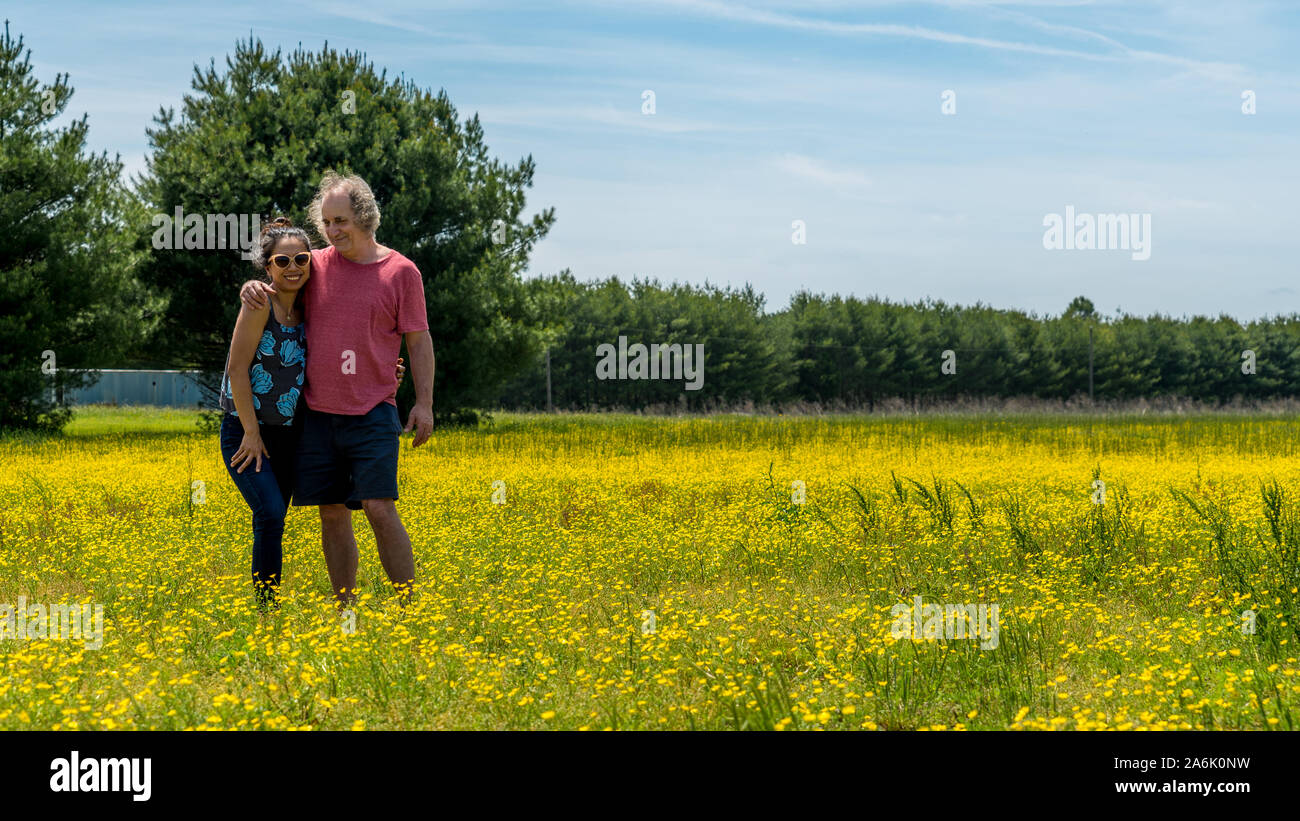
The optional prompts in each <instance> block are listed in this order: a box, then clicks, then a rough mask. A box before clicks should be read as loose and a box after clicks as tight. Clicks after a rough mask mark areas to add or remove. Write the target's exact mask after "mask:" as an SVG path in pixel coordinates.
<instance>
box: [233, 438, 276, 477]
mask: <svg viewBox="0 0 1300 821" xmlns="http://www.w3.org/2000/svg"><path fill="white" fill-rule="evenodd" d="M263 456H265V457H266V458H267V461H270V459H271V454H269V453H267V452H266V446H265V445H263V444H262V434H261V432H260V431H253V432H252V433H247V432H245V433H244V441H242V442H240V443H239V450H237V451H235V455H234V456H232V457H231V459H230V466H231V467H234V468H238V470H236V471H235V472H236V473H243V472H244V468H246V467H248V465H249V463H250V462H252V463H255V464H256V465H257V472H258V473H261V472H262V457H263Z"/></svg>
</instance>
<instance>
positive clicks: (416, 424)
mask: <svg viewBox="0 0 1300 821" xmlns="http://www.w3.org/2000/svg"><path fill="white" fill-rule="evenodd" d="M411 428H415V440H414V441H413V442H411V447H413V448H418V447H419V446H420V445H423V444H424V443H425V442H427V441H429V436H430V435H431V434H432V433H433V407H432V406H429V405H419V404H417V405H416V406H415V407H413V408H411V415H410V416H408V417H407V418H406V427H405V428H403V429H402V432H403V433H407V432H409V431H410V430H411Z"/></svg>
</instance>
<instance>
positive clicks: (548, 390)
mask: <svg viewBox="0 0 1300 821" xmlns="http://www.w3.org/2000/svg"><path fill="white" fill-rule="evenodd" d="M546 412H547V413H554V412H555V409H554V408H553V407H551V349H550V348H547V349H546Z"/></svg>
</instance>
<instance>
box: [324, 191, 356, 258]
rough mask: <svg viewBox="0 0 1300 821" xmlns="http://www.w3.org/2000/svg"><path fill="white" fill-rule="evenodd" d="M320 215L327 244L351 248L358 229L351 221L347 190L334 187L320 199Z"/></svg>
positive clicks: (338, 247) (340, 248)
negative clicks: (323, 222) (323, 223)
mask: <svg viewBox="0 0 1300 821" xmlns="http://www.w3.org/2000/svg"><path fill="white" fill-rule="evenodd" d="M320 215H321V219H322V220H324V221H325V239H327V240H329V244H330V245H333V246H334V247H335V248H337V249H339V250H340V251H347V250H349V249H350V248H352V244H353V242H354V241H355V239H356V237H355V235H356V234H357V232H358V231H359V230H360V229H358V228H357V226H356V224H355V223H354V222H353V221H352V201H351V200H349V199H348V192H347V191H344V190H343V189H341V188H336V189H335V190H333V191H331V192H329V193H328V194H326V195H325V199H323V200H321V204H320ZM363 247H364V246H363Z"/></svg>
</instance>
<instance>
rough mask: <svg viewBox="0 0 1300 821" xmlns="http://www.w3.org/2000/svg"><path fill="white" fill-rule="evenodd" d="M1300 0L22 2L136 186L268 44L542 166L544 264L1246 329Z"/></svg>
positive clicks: (1268, 219) (1270, 216)
mask: <svg viewBox="0 0 1300 821" xmlns="http://www.w3.org/2000/svg"><path fill="white" fill-rule="evenodd" d="M1297 6H1300V4H1288V3H1281V2H1276V3H1269V2H1240V3H1197V2H1187V3H1173V2H1168V3H1167V2H1082V1H1080V2H1074V1H1073V0H1058V1H1057V2H1049V0H1043V2H1032V0H1030V1H1027V2H1005V3H1003V2H996V3H995V2H956V1H955V0H954V1H953V2H927V3H896V2H857V3H848V2H818V1H817V0H805V1H804V2H767V1H766V0H764V1H763V2H747V3H741V2H641V1H640V0H626V2H572V3H568V2H556V3H547V4H540V5H534V4H523V3H496V2H449V3H383V2H367V3H354V4H345V3H335V2H316V3H310V4H308V3H295V2H279V3H274V4H266V3H251V2H234V3H223V4H213V3H205V4H192V5H187V4H178V3H174V2H121V3H115V4H112V5H111V6H109V5H107V4H101V3H55V4H51V3H49V2H26V1H25V0H20V1H19V2H17V3H12V2H11V3H8V4H6V10H5V12H4V15H3V16H4V17H7V18H8V19H9V20H10V30H11V31H12V32H15V33H20V34H22V35H23V36H24V37H25V39H26V45H27V46H28V47H30V48H31V49H32V52H33V54H32V61H33V64H34V66H35V68H36V70H37V72H38V76H39V77H40V79H42V80H43V81H49V80H51V79H53V75H54V74H55V73H56V72H68V73H69V74H70V75H71V82H72V84H73V86H74V88H75V89H76V94H75V96H74V97H73V100H72V103H71V106H70V112H72V113H75V114H76V116H80V115H81V114H82V113H86V114H88V117H89V122H90V143H91V147H92V148H93V149H94V150H96V151H98V150H107V151H109V153H110V154H113V153H119V154H121V157H122V160H123V162H124V163H125V165H126V169H127V171H128V172H136V171H139V170H141V169H142V168H143V164H144V157H145V154H146V152H147V150H148V144H147V138H146V135H145V129H146V128H147V127H148V126H149V125H150V124H151V122H152V120H151V118H152V116H153V114H154V113H156V112H157V110H158V108H159V107H160V106H175V107H178V108H179V104H180V101H181V98H182V95H183V94H184V93H186V92H187V91H188V90H189V82H190V78H191V76H192V73H193V66H194V65H195V64H196V63H198V64H202V65H205V66H206V65H207V63H208V61H209V60H210V59H214V58H215V59H216V60H217V63H218V65H221V64H222V62H223V60H224V57H225V55H226V54H228V53H230V52H232V51H233V50H234V45H235V42H236V41H237V40H239V39H243V38H247V37H248V36H249V34H250V33H251V34H252V35H253V36H255V37H258V38H260V39H261V40H262V41H263V42H264V43H266V44H267V45H269V46H272V47H274V46H280V47H283V48H284V49H285V51H291V50H292V49H293V48H294V47H295V46H297V45H298V44H299V43H301V44H302V45H303V46H305V47H307V48H311V49H317V48H319V47H320V46H321V45H322V43H323V42H324V41H326V40H328V41H329V43H330V44H331V46H334V47H336V48H340V49H351V50H357V51H364V52H366V54H367V56H368V57H369V58H370V59H371V60H372V61H373V62H374V63H375V64H376V65H378V66H382V67H384V68H387V69H388V71H389V74H390V76H395V75H398V74H404V75H405V76H406V77H407V78H409V79H412V80H414V81H416V82H417V83H418V84H419V85H421V86H424V87H427V88H430V89H433V90H435V91H436V90H437V89H439V88H445V89H446V90H447V92H448V94H449V95H450V97H451V100H452V102H453V103H454V104H455V106H456V107H457V109H458V111H459V113H460V115H461V117H462V119H463V118H465V117H468V116H470V115H472V114H473V113H475V112H477V113H478V114H479V116H480V120H481V122H482V123H483V127H484V133H485V138H486V141H487V144H488V146H489V149H490V151H491V152H492V153H493V154H494V155H496V156H497V157H498V158H500V159H501V160H503V161H505V162H509V163H512V164H513V163H516V162H517V161H518V160H519V159H520V158H521V157H524V156H526V155H528V154H531V155H532V156H533V159H534V161H535V162H536V165H537V173H536V177H535V184H534V187H533V188H532V189H530V190H529V192H528V213H529V214H531V213H534V212H536V211H538V210H540V209H542V208H545V207H550V206H554V207H555V209H556V217H557V220H556V223H555V226H554V227H553V228H552V230H551V233H550V234H549V236H548V237H547V238H546V239H545V240H543V241H542V242H541V243H540V244H539V245H538V246H537V247H536V248H535V250H534V254H533V257H532V261H531V265H530V267H529V269H528V273H529V274H530V275H532V274H539V273H541V274H545V273H553V272H556V271H559V270H561V269H563V268H566V267H567V268H570V269H572V271H573V272H574V274H575V275H576V276H577V277H579V278H580V279H599V278H604V277H607V276H611V275H618V276H620V277H623V278H624V279H630V278H631V277H634V276H641V277H657V278H659V279H660V280H662V281H665V282H668V281H673V280H678V281H686V282H693V283H703V282H705V281H708V282H711V283H714V284H719V285H733V286H740V285H743V284H745V283H750V284H752V285H753V286H754V287H755V288H756V289H758V290H759V291H761V292H762V293H764V294H765V295H766V297H767V307H768V309H769V310H776V309H779V308H781V307H783V306H784V305H785V304H786V303H787V302H788V300H789V298H790V296H791V295H792V294H793V293H795V292H797V291H798V290H800V289H805V288H806V289H809V290H812V291H815V292H824V293H840V294H846V295H847V294H855V295H858V296H861V297H867V296H871V295H878V296H881V297H887V298H890V299H894V300H905V301H912V300H918V299H922V298H926V297H930V298H933V299H940V300H944V301H947V302H949V303H960V304H973V303H975V302H983V303H985V304H991V305H994V306H996V307H1003V308H1020V309H1023V310H1026V311H1032V312H1037V313H1040V314H1059V313H1060V312H1061V310H1062V309H1064V307H1065V305H1066V304H1067V303H1068V302H1069V301H1070V299H1071V298H1073V297H1074V296H1076V295H1078V294H1085V295H1087V296H1088V297H1089V298H1091V299H1092V300H1093V302H1094V303H1095V304H1096V306H1097V308H1098V310H1100V311H1102V312H1103V313H1107V314H1111V313H1113V312H1115V311H1116V310H1117V309H1122V310H1123V311H1125V312H1127V313H1134V314H1139V315H1146V314H1150V313H1156V312H1158V313H1164V314H1170V315H1173V316H1183V315H1192V314H1208V315H1216V314H1218V313H1220V312H1223V313H1228V314H1231V315H1233V316H1235V317H1237V318H1239V319H1242V320H1247V319H1252V318H1256V317H1262V316H1269V315H1274V314H1278V313H1291V312H1293V311H1296V310H1300V283H1298V282H1297V281H1296V275H1297V273H1300V271H1298V268H1297V265H1296V262H1295V260H1296V254H1295V252H1294V248H1295V244H1296V236H1297V234H1300V231H1298V230H1297V226H1296V212H1297V207H1296V200H1295V192H1296V191H1297V190H1298V188H1300V186H1298V183H1300V160H1298V157H1300V152H1298V151H1297V149H1298V148H1300V75H1298V74H1297V71H1296V68H1297V58H1296V56H1295V55H1296V53H1297V51H1300V49H1297V48H1296V43H1297V42H1300V37H1298V35H1300V9H1298V8H1297ZM110 8H111V11H109V9H110ZM646 90H651V91H653V92H654V95H655V109H656V110H655V113H654V114H653V115H647V114H643V113H642V94H643V92H644V91H646ZM945 90H952V91H953V92H954V93H955V102H956V113H955V114H952V115H945V114H944V113H943V112H942V110H941V104H942V100H941V94H942V93H943V92H944V91H945ZM1245 90H1250V91H1253V92H1254V95H1255V105H1256V113H1255V114H1253V115H1248V114H1244V113H1243V111H1242V105H1243V101H1242V93H1243V91H1245ZM1067 206H1073V208H1074V210H1075V211H1076V212H1078V213H1089V214H1101V213H1125V214H1128V213H1140V214H1150V216H1151V225H1152V229H1151V237H1150V241H1151V255H1150V259H1147V260H1145V261H1141V260H1134V259H1132V255H1131V254H1130V253H1129V252H1128V251H1123V250H1047V249H1045V248H1044V247H1043V235H1044V231H1045V228H1044V227H1043V221H1044V218H1045V216H1046V215H1048V214H1053V213H1055V214H1063V213H1064V212H1065V208H1066V207H1067ZM795 220H802V221H803V223H804V225H805V226H806V238H807V241H806V243H804V244H794V243H792V242H791V236H792V233H793V227H792V223H793V222H794V221H795ZM380 239H381V241H382V239H383V235H382V229H381V233H380ZM399 250H400V249H399Z"/></svg>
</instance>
